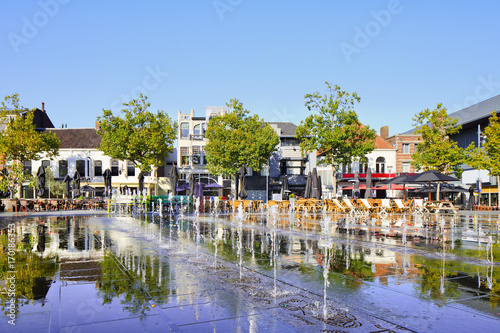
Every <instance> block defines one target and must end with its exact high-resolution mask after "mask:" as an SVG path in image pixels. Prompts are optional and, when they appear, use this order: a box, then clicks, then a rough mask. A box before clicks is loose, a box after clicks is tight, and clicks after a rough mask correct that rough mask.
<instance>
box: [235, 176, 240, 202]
mask: <svg viewBox="0 0 500 333" xmlns="http://www.w3.org/2000/svg"><path fill="white" fill-rule="evenodd" d="M234 178H235V181H234V185H235V189H236V193H235V194H234V199H235V200H239V199H240V198H239V192H240V191H238V190H239V188H240V186H239V180H238V174H236V175H235V176H234Z"/></svg>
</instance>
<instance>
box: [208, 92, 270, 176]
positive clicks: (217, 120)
mask: <svg viewBox="0 0 500 333" xmlns="http://www.w3.org/2000/svg"><path fill="white" fill-rule="evenodd" d="M227 106H228V107H229V111H228V112H227V113H225V114H222V115H218V116H216V117H214V118H212V119H210V121H209V122H208V124H207V130H206V132H205V136H206V138H207V139H208V143H207V145H206V146H205V148H204V149H205V154H206V157H207V169H208V170H209V171H210V172H211V173H212V174H214V175H220V174H226V175H235V174H236V173H237V172H238V170H239V169H240V167H241V166H243V165H244V166H246V167H251V168H253V170H255V171H259V170H260V169H261V167H262V166H263V165H265V164H267V163H268V160H269V157H270V156H271V154H272V153H273V151H275V150H276V149H277V145H278V143H279V137H278V134H276V131H275V130H274V129H273V128H272V127H271V126H270V125H269V124H267V123H264V120H262V119H260V118H259V117H258V116H257V115H254V116H249V115H248V114H249V111H248V110H245V109H244V108H243V103H241V102H240V101H239V100H238V99H231V100H230V102H229V103H227Z"/></svg>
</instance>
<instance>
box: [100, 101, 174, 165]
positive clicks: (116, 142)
mask: <svg viewBox="0 0 500 333" xmlns="http://www.w3.org/2000/svg"><path fill="white" fill-rule="evenodd" d="M123 105H124V106H125V108H124V109H122V110H121V112H122V113H123V118H120V117H119V116H115V115H113V113H112V112H111V110H104V109H103V115H102V116H101V117H97V120H98V121H99V126H100V130H98V132H97V133H98V134H99V135H100V136H101V137H102V141H101V146H100V148H99V149H100V150H101V151H103V152H104V154H106V155H108V156H110V157H112V158H116V159H120V160H128V161H132V162H133V163H134V164H135V165H136V166H138V167H139V168H140V169H141V171H144V172H149V171H151V166H153V167H159V166H161V165H163V161H164V158H165V157H167V156H168V155H169V154H170V153H172V152H173V147H174V140H175V139H176V137H177V124H176V123H175V122H174V121H172V119H171V118H170V116H169V115H168V114H167V113H165V112H164V111H162V110H159V111H158V112H156V113H153V112H150V111H149V110H148V109H149V107H150V106H151V104H150V103H149V102H148V98H147V97H146V96H144V95H142V94H141V95H140V96H139V98H138V99H133V100H132V101H130V102H128V103H123Z"/></svg>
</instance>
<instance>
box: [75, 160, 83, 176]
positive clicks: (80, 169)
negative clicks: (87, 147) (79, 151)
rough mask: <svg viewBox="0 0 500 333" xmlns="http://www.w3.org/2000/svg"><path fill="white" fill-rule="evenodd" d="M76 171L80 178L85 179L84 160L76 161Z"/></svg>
mask: <svg viewBox="0 0 500 333" xmlns="http://www.w3.org/2000/svg"><path fill="white" fill-rule="evenodd" d="M76 171H78V173H79V174H80V177H85V160H76Z"/></svg>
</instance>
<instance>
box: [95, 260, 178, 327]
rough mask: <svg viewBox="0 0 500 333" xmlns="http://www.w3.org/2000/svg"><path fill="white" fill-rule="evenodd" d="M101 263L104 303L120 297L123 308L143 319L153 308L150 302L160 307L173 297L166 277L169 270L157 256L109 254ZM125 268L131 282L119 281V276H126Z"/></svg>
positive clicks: (100, 292) (100, 286) (100, 285)
mask: <svg viewBox="0 0 500 333" xmlns="http://www.w3.org/2000/svg"><path fill="white" fill-rule="evenodd" d="M118 262H119V264H118ZM132 262H133V263H135V264H134V265H132V264H131V263H132ZM100 264H101V269H102V276H101V280H100V282H99V283H98V287H99V294H100V296H101V297H102V298H103V304H107V303H111V302H112V301H113V300H114V299H115V298H119V299H120V303H121V304H122V305H125V306H124V309H126V310H127V311H130V312H131V313H133V314H139V315H140V317H141V318H142V317H143V316H145V315H146V313H147V311H148V310H149V309H150V304H149V301H151V300H152V301H154V302H155V303H156V304H159V305H161V304H163V303H164V301H165V298H166V296H168V295H170V279H169V277H168V275H167V276H163V274H167V273H168V272H169V269H170V268H169V266H168V264H166V263H163V262H160V260H159V258H158V256H151V255H142V254H139V255H138V254H132V253H127V254H123V255H120V256H119V257H118V256H115V255H114V254H112V253H110V252H108V251H107V252H106V254H105V256H104V259H103V261H102V262H101V263H100ZM123 266H124V267H125V268H126V269H127V273H128V274H127V275H128V276H129V279H125V280H123V279H118V280H117V276H123V268H122V267H123ZM133 266H135V267H133Z"/></svg>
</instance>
